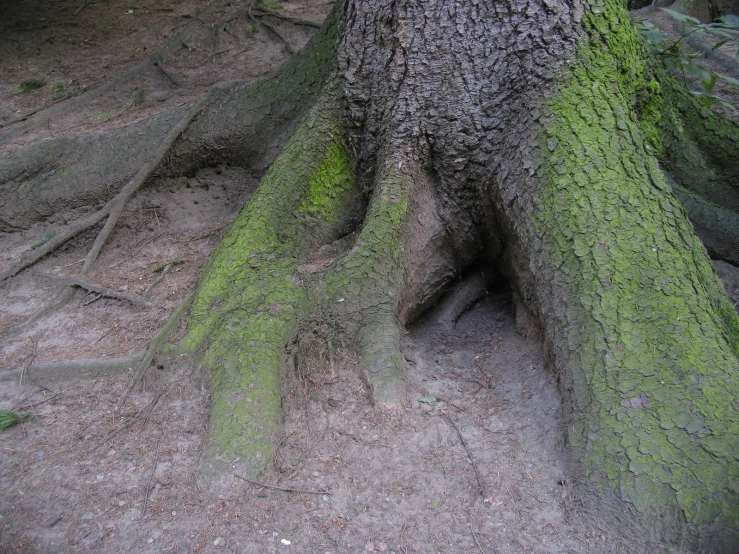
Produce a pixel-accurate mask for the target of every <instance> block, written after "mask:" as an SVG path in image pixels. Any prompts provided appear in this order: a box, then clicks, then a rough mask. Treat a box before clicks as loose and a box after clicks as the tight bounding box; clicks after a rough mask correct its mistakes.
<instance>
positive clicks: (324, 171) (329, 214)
mask: <svg viewBox="0 0 739 554" xmlns="http://www.w3.org/2000/svg"><path fill="white" fill-rule="evenodd" d="M354 185H355V183H354V169H353V168H352V165H351V159H350V157H349V153H348V152H347V150H346V148H345V147H344V146H343V145H342V144H338V143H334V144H332V145H331V146H329V148H328V152H327V153H326V156H325V158H324V160H323V163H322V164H321V167H319V168H318V171H316V172H315V173H314V174H313V177H312V178H311V180H310V187H309V189H308V194H307V196H306V197H305V199H304V200H303V203H302V205H301V206H300V212H301V213H304V214H308V215H311V216H314V217H318V218H320V219H322V220H324V221H326V222H328V223H335V222H336V220H337V219H338V218H339V215H340V207H341V206H342V205H343V204H344V200H345V199H346V198H347V196H348V195H349V193H350V192H351V191H352V190H353V189H354Z"/></svg>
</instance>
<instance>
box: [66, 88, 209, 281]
mask: <svg viewBox="0 0 739 554" xmlns="http://www.w3.org/2000/svg"><path fill="white" fill-rule="evenodd" d="M209 99H210V95H207V96H206V97H205V98H203V99H202V100H201V101H200V102H198V103H197V104H195V105H194V106H193V107H192V108H190V110H189V111H188V112H187V113H186V114H185V116H184V117H183V118H182V120H181V121H180V122H179V123H178V124H177V125H175V126H174V127H173V128H172V129H171V130H170V131H169V133H167V136H166V137H165V138H164V140H163V141H162V143H161V144H160V145H159V148H158V149H157V151H156V153H155V154H154V158H153V159H151V160H150V161H149V162H148V163H147V164H146V165H144V166H143V167H142V168H141V169H139V171H138V173H137V174H136V176H135V177H134V178H133V179H131V180H130V181H129V182H128V184H126V186H125V187H123V189H121V191H120V192H119V193H118V194H117V195H116V197H115V198H114V199H113V204H112V206H111V208H110V214H109V215H108V220H107V221H106V222H105V225H104V226H103V228H102V229H101V231H100V233H98V236H97V238H96V239H95V243H94V244H93V245H92V248H91V249H90V252H89V253H88V254H87V257H86V258H85V263H84V264H83V265H82V269H81V270H80V275H86V274H87V273H88V272H89V271H90V269H91V267H92V264H94V263H95V260H97V257H98V255H99V254H100V250H101V249H102V248H103V245H104V244H105V242H106V241H107V240H108V237H109V236H110V233H111V232H112V231H113V228H114V227H115V225H116V223H117V222H118V218H119V217H120V216H121V213H122V212H123V209H124V208H125V206H126V204H127V203H128V201H129V200H130V199H131V197H132V196H133V195H134V194H135V193H136V191H137V190H139V188H140V187H141V185H143V184H144V182H145V181H146V180H147V179H148V178H149V177H150V176H151V174H152V173H154V171H155V170H156V169H157V168H158V167H159V165H160V164H161V163H162V162H163V161H164V159H165V158H166V156H167V154H168V153H169V150H170V148H172V145H173V144H174V143H175V141H176V140H177V139H178V138H179V136H180V135H181V134H182V133H183V132H185V130H186V129H187V128H188V127H189V126H190V123H192V121H193V120H194V119H195V118H196V117H197V115H198V114H199V113H200V110H202V109H203V107H204V106H205V105H206V104H207V102H208V100H209Z"/></svg>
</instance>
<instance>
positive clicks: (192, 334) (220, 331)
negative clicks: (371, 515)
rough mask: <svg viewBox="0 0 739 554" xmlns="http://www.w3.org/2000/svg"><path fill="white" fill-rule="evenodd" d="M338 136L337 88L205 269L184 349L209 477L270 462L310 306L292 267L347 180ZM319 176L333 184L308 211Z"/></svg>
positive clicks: (331, 217) (341, 196)
mask: <svg viewBox="0 0 739 554" xmlns="http://www.w3.org/2000/svg"><path fill="white" fill-rule="evenodd" d="M343 136H344V131H343V128H342V118H341V110H340V108H339V107H338V103H337V102H336V101H335V87H334V89H333V90H329V91H328V92H326V93H325V97H324V99H323V101H322V102H320V103H318V104H317V105H316V106H315V107H314V108H313V109H312V110H311V112H310V113H309V115H308V116H307V117H306V119H305V121H303V123H302V124H301V126H300V128H299V129H298V130H297V131H296V133H295V134H294V135H293V136H292V137H291V139H290V140H289V141H288V143H287V144H286V145H285V148H284V149H283V151H282V153H281V154H280V156H279V157H278V158H277V159H276V160H275V162H274V164H273V165H272V166H271V167H270V169H269V170H268V172H267V174H266V175H265V177H264V178H263V180H262V182H261V184H260V186H259V189H258V191H257V192H256V193H255V194H254V196H253V197H252V199H251V200H250V201H249V203H248V204H247V205H246V206H245V207H244V209H243V210H242V212H241V214H240V215H239V217H238V218H237V219H236V221H235V222H234V223H233V225H232V226H231V228H230V229H229V231H228V233H227V235H226V236H225V237H224V239H223V241H222V243H221V244H220V245H219V247H218V249H217V250H216V252H215V253H214V254H213V257H212V259H211V260H210V261H209V262H208V265H207V266H206V268H205V269H204V270H203V272H202V275H201V278H200V285H199V288H198V293H197V296H196V297H195V299H194V301H193V306H192V309H191V313H190V322H189V330H188V334H187V336H186V337H185V339H184V341H183V349H184V350H189V351H198V354H197V357H198V360H199V364H200V365H202V366H204V367H207V368H208V369H209V371H210V377H211V386H212V405H211V425H210V430H209V442H208V450H207V452H206V455H205V460H204V471H205V474H206V476H207V477H209V478H211V479H216V478H219V477H222V476H223V475H224V469H225V468H226V467H228V466H229V465H230V464H233V463H235V461H236V462H237V463H238V466H239V467H240V468H241V469H242V471H244V472H245V473H247V474H249V475H258V474H259V473H261V472H262V471H263V470H264V469H265V468H266V467H267V466H268V465H269V464H270V463H271V460H272V456H273V454H274V448H275V445H276V441H275V437H276V434H277V433H278V432H279V424H280V421H281V398H280V382H279V380H280V368H281V364H282V361H283V355H284V351H285V345H286V344H287V342H288V340H289V339H290V337H291V335H292V333H293V331H294V329H295V326H296V322H297V318H298V316H299V314H300V313H301V311H302V310H303V309H305V308H306V306H307V305H308V302H307V296H306V292H305V290H304V288H303V284H302V282H301V279H300V276H299V273H298V271H297V268H298V265H299V263H301V261H303V260H304V259H305V256H306V252H307V251H308V248H309V246H310V245H311V242H312V241H313V240H314V239H316V238H317V237H318V238H322V236H323V235H326V234H330V228H331V226H332V225H333V224H334V223H335V222H336V219H337V214H339V212H340V211H341V209H342V206H343V205H344V203H345V202H346V201H347V198H348V197H349V193H350V190H351V188H352V187H353V184H354V177H353V168H352V167H351V164H350V163H349V158H348V153H347V151H346V149H345V146H343V145H344V142H343ZM337 160H340V163H339V162H338V161H337ZM327 168H331V171H328V170H327ZM316 183H320V186H321V187H323V188H329V189H331V190H334V191H339V192H340V193H337V194H334V195H328V196H325V197H324V198H323V199H322V203H321V210H319V211H316V210H308V213H305V210H304V209H303V206H305V203H306V202H310V198H311V194H314V193H315V187H316V186H317V185H316ZM309 205H310V204H309Z"/></svg>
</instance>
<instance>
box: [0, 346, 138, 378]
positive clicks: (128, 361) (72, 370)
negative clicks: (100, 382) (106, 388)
mask: <svg viewBox="0 0 739 554" xmlns="http://www.w3.org/2000/svg"><path fill="white" fill-rule="evenodd" d="M144 354H145V352H139V353H137V354H133V355H131V356H125V357H123V358H110V359H106V358H101V359H82V360H67V361H62V362H45V363H40V364H33V365H30V366H28V367H25V368H24V367H19V368H16V369H12V370H10V371H4V372H2V373H0V381H15V380H17V379H18V378H20V376H21V373H23V375H24V379H27V380H30V381H32V382H33V383H35V384H41V383H53V382H56V381H63V380H67V379H95V378H97V377H103V376H105V375H110V374H113V373H119V372H121V371H125V370H127V369H128V368H130V367H132V366H134V365H136V364H137V363H139V362H140V361H141V359H142V358H143V357H144Z"/></svg>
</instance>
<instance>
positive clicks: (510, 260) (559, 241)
mask: <svg viewBox="0 0 739 554" xmlns="http://www.w3.org/2000/svg"><path fill="white" fill-rule="evenodd" d="M300 56H301V57H300V58H299V59H297V60H295V61H294V62H291V63H290V64H288V65H287V66H285V67H284V68H283V69H282V70H280V72H278V73H277V74H275V76H272V77H270V78H268V79H266V80H265V81H264V82H262V83H261V84H259V85H257V86H255V87H251V88H250V89H247V90H245V91H243V92H240V93H237V94H235V95H225V96H219V97H218V99H217V100H216V101H215V102H214V103H213V104H212V109H211V111H210V112H207V113H206V114H205V115H204V116H203V117H201V118H200V119H199V120H198V121H197V122H196V123H195V125H194V126H193V127H192V128H191V130H190V132H189V133H188V135H187V136H186V137H185V139H183V140H182V141H181V143H180V145H179V146H178V147H177V149H175V151H174V153H173V160H175V162H176V163H175V162H173V165H176V166H179V167H182V166H184V167H192V166H197V165H202V164H205V163H208V162H209V160H211V161H212V160H214V159H215V160H230V161H232V162H233V163H255V160H258V162H257V163H264V161H265V160H267V161H271V160H272V159H274V163H273V164H272V166H271V167H270V169H269V171H268V172H267V174H266V175H265V177H264V179H263V181H262V184H261V185H260V188H259V190H258V192H257V193H255V195H254V197H253V198H252V200H251V201H250V202H249V204H248V205H247V206H246V207H245V208H244V209H243V211H242V213H241V215H240V216H239V218H238V220H237V221H236V222H235V223H234V225H233V227H232V228H231V230H230V231H229V233H228V235H227V237H226V238H225V239H224V241H223V243H222V244H221V245H220V247H219V248H218V250H217V252H216V253H215V254H214V257H213V259H212V260H211V261H210V262H209V264H208V266H207V267H206V269H205V270H204V271H203V274H202V276H201V279H200V283H199V289H198V292H197V295H196V298H195V300H194V303H193V307H192V312H191V317H190V330H189V334H188V336H187V338H186V340H185V341H184V347H185V348H186V349H188V350H191V351H195V352H197V359H198V360H199V363H200V364H201V365H202V366H203V367H205V368H207V369H208V370H209V371H210V372H211V375H212V386H213V408H212V416H211V424H210V431H209V432H210V437H209V445H208V449H207V452H206V456H205V460H204V466H205V472H206V474H207V475H208V476H209V477H210V478H211V479H213V480H218V479H219V478H220V477H222V476H224V475H226V474H227V473H228V474H230V472H231V470H230V469H229V468H231V467H233V464H234V463H236V464H238V465H240V466H241V468H240V470H241V471H243V472H244V473H249V474H252V475H254V474H258V473H259V472H261V471H263V470H264V469H265V468H266V467H267V466H268V464H269V463H270V458H271V455H272V453H273V451H274V448H275V444H276V443H275V440H274V437H275V436H276V435H277V434H278V433H279V423H280V392H279V383H280V372H283V374H286V373H287V372H288V371H289V370H290V368H295V367H296V366H299V365H300V363H301V361H300V360H299V359H298V360H297V364H296V361H295V360H296V356H297V357H298V358H300V356H301V355H302V354H301V350H300V344H301V341H302V340H303V338H304V336H305V334H306V329H305V328H304V327H305V322H306V321H307V322H308V325H310V322H311V321H313V322H315V321H317V320H318V319H322V321H323V322H324V323H325V322H329V324H328V325H327V327H328V328H329V332H328V333H327V334H325V336H324V335H322V336H321V338H320V340H322V341H324V342H325V347H326V348H327V349H328V351H329V352H330V351H331V350H332V349H333V347H334V346H335V344H337V343H339V342H343V343H345V344H347V345H353V346H355V347H356V349H357V350H358V351H359V352H360V354H361V360H362V363H363V364H364V366H365V368H366V370H367V377H368V383H369V385H370V386H371V387H372V388H373V390H374V396H375V398H376V399H378V400H380V401H381V402H383V403H386V404H402V403H403V402H404V387H403V378H402V368H403V366H402V355H401V352H400V335H401V331H402V327H403V325H405V324H406V323H408V322H409V321H411V320H412V319H413V318H414V317H417V315H418V314H420V313H421V312H422V311H423V310H424V309H425V308H427V307H428V306H429V305H431V304H432V303H433V302H434V301H435V300H437V299H438V298H439V296H440V294H441V292H442V291H443V290H444V289H445V287H447V286H448V285H450V284H451V283H452V282H453V281H455V280H457V279H459V278H460V277H461V276H462V275H463V274H465V273H467V272H468V271H469V270H471V269H472V268H476V267H483V266H484V267H489V266H495V267H497V270H498V271H499V272H500V273H502V274H504V275H505V276H506V277H507V278H508V279H509V281H510V282H511V285H512V287H513V288H514V296H515V298H516V299H517V306H519V307H520V310H521V313H520V316H521V320H523V319H525V318H529V319H531V320H532V321H536V322H537V323H538V325H539V326H540V327H541V329H542V334H543V337H544V340H545V342H546V346H547V348H548V352H549V356H550V360H551V366H552V368H553V370H554V371H556V373H557V375H558V378H559V382H560V387H561V391H562V394H563V398H564V402H565V413H566V417H567V437H566V438H567V445H568V449H569V453H570V457H571V460H572V468H573V472H574V475H575V476H576V477H577V481H578V483H579V488H578V490H579V493H580V496H581V497H582V499H583V501H584V502H585V504H586V506H588V507H592V508H593V509H594V510H598V513H599V514H600V515H602V514H608V515H609V516H610V517H613V518H618V519H622V520H624V522H625V523H627V524H628V526H627V527H626V528H628V529H631V530H632V531H634V530H635V531H634V532H636V533H640V534H641V538H642V539H643V538H644V536H646V537H648V539H650V540H655V541H668V542H670V543H671V544H679V545H681V546H683V547H690V548H703V549H709V550H711V551H717V552H718V551H725V552H730V551H732V548H733V547H734V545H735V544H737V543H739V532H738V531H737V529H739V527H738V523H739V508H737V503H736V498H737V495H739V405H738V404H737V403H736V401H735V398H737V397H738V396H739V318H738V317H737V314H736V312H735V311H734V309H733V307H732V305H731V303H730V302H729V300H728V298H727V297H726V295H725V293H724V291H723V289H722V285H721V283H720V282H719V280H718V278H717V276H716V274H715V272H714V271H713V268H712V266H711V264H710V260H709V258H708V256H707V254H706V250H705V248H704V246H703V245H702V244H701V242H700V240H699V239H698V238H697V237H696V236H695V234H694V231H693V227H692V226H691V224H690V222H689V221H688V218H687V215H686V212H685V210H684V209H683V207H682V206H681V205H680V203H679V202H678V199H677V198H676V196H675V194H673V192H672V189H671V188H670V185H669V184H668V182H667V180H666V178H665V176H664V174H663V173H662V169H666V170H667V171H668V172H669V173H670V175H672V177H674V179H675V181H676V184H675V186H674V189H675V191H676V194H677V195H678V196H679V197H680V198H682V199H683V201H684V202H685V203H686V205H688V206H691V208H690V209H691V210H692V213H694V214H696V215H695V217H696V223H697V224H698V225H699V229H700V225H704V226H705V227H706V228H708V230H709V231H710V233H712V235H711V236H713V237H714V238H715V237H716V236H719V235H716V233H715V224H714V223H712V222H711V217H712V216H711V215H710V214H717V213H718V214H722V218H723V219H722V221H723V223H722V225H723V227H722V229H726V230H727V231H726V232H727V233H728V234H727V235H726V236H728V237H734V236H735V235H733V234H732V233H734V232H735V227H736V212H737V211H738V210H739V204H738V203H737V202H738V199H739V196H738V195H737V188H736V175H737V173H738V172H739V167H738V166H737V158H736V156H735V153H736V152H737V150H738V149H739V130H738V129H737V127H736V125H734V124H732V123H730V122H726V121H722V120H721V119H720V118H718V117H717V116H715V115H714V114H711V113H710V112H704V111H701V109H700V108H699V107H698V106H697V105H696V103H695V102H693V101H692V99H690V98H689V97H686V96H685V95H684V94H683V92H682V91H680V89H679V88H677V86H676V85H675V84H674V83H673V82H672V81H671V80H670V78H669V76H667V75H665V74H663V73H661V72H660V71H658V70H656V69H655V68H654V66H653V65H652V64H651V63H650V62H649V61H647V60H646V58H645V51H644V49H643V46H642V44H641V41H640V37H639V35H638V34H637V33H636V32H635V30H634V29H633V27H632V25H631V21H630V17H629V14H628V12H627V11H626V6H625V3H621V2H620V1H618V0H599V1H596V2H592V3H587V2H585V1H584V0H583V1H580V0H574V1H568V2H565V1H563V0H507V1H506V2H492V1H483V0H471V1H464V2H454V3H450V2H447V1H446V0H425V1H416V0H396V1H394V2H383V1H381V0H351V1H348V2H346V5H337V8H336V9H335V10H334V13H333V14H332V16H331V17H330V18H329V20H328V21H327V23H326V25H325V26H324V28H323V29H322V31H321V32H320V33H319V34H318V35H317V37H316V39H315V40H314V41H313V42H312V43H311V44H310V45H309V47H308V48H307V49H306V51H305V52H304V53H302V54H301V55H300ZM293 96H294V97H295V98H297V100H296V102H297V103H291V102H290V99H291V98H292V97H293ZM311 105H312V107H311V108H310V109H309V107H310V106H311ZM303 114H307V115H305V117H303V118H302V121H299V120H300V117H299V116H302V115H303ZM230 122H233V123H230ZM298 123H299V126H298ZM164 127H166V125H164ZM294 128H297V131H296V132H295V133H294V134H293V135H292V137H291V138H290V140H289V141H288V142H287V143H286V145H285V146H284V148H283V149H282V150H281V153H280V154H279V155H278V156H277V157H276V159H275V158H274V153H275V152H276V151H277V150H279V149H280V147H281V145H282V144H283V143H284V142H285V140H286V137H287V135H288V134H289V133H290V132H292V130H293V129H294ZM165 132H166V131H165ZM262 133H263V135H262ZM257 136H259V137H260V138H259V140H257V141H255V137H257ZM234 137H235V138H234ZM121 140H123V139H121ZM255 142H261V144H255ZM230 145H236V146H234V147H232V146H230ZM39 148H47V147H45V146H43V145H42V146H40V147H39ZM24 155H26V154H21V153H19V154H18V156H17V157H16V158H12V159H11V161H10V162H9V165H8V162H7V160H6V162H3V163H5V165H4V166H3V167H5V169H4V170H2V169H0V170H1V171H6V172H7V171H11V173H12V171H16V173H14V174H13V175H20V173H18V172H17V170H18V167H20V165H21V164H22V156H24ZM28 155H32V154H30V153H29V154H28ZM658 156H659V160H658ZM240 157H241V159H240ZM659 161H661V162H662V166H663V167H662V168H660V165H659V163H658V162H659ZM13 164H15V165H13ZM187 164H190V165H189V166H188V165H187ZM8 167H11V169H10V170H8V169H7V168H8ZM696 167H698V168H699V169H698V170H696ZM13 168H15V169H13ZM14 178H15V177H14ZM18 179H19V182H20V181H22V179H21V178H20V177H19V178H18ZM38 182H39V183H50V181H44V180H43V179H42V180H41V181H38ZM64 182H67V181H64ZM34 186H38V188H37V189H34V190H39V191H43V190H45V187H46V185H44V184H42V185H34ZM55 186H56V185H55ZM51 188H52V189H53V188H54V187H51ZM13 190H15V189H13ZM3 194H6V192H0V198H8V196H7V195H6V196H3ZM13 194H15V193H13ZM39 194H41V193H40V192H39ZM5 206H6V207H3V206H2V205H1V204H0V214H3V213H6V214H7V213H8V209H7V206H8V204H7V203H6V205H5ZM3 209H5V210H6V211H5V212H2V210H3ZM707 214H708V215H707ZM41 215H43V214H39V217H40V216H41ZM13 217H15V216H12V215H0V221H2V223H0V224H1V225H5V227H4V228H5V229H9V228H16V227H20V226H22V224H21V223H20V222H19V221H20V220H14V219H13ZM23 217H31V216H23ZM722 232H723V231H722ZM721 236H723V235H721ZM731 240H735V238H732V239H731ZM720 243H721V241H720V240H714V242H713V243H712V244H713V246H711V243H709V247H711V248H712V250H714V251H715V252H718V251H720V250H721V248H724V251H725V252H726V245H725V244H724V245H723V246H722V244H720ZM339 245H343V246H339ZM728 250H729V251H728V252H726V253H725V254H724V256H723V257H724V258H725V259H729V260H731V259H732V258H731V256H732V255H734V254H735V253H734V254H732V253H731V252H730V250H731V249H730V248H729V249H728ZM328 251H332V252H334V251H335V252H336V253H337V254H336V255H332V256H328V257H326V256H323V257H321V256H316V254H321V253H322V252H328ZM317 258H320V259H321V260H322V261H321V262H320V263H317V262H316V261H315V260H316V259H317ZM301 322H303V323H301ZM295 345H298V346H297V350H296V348H295ZM596 517H597V516H596Z"/></svg>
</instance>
